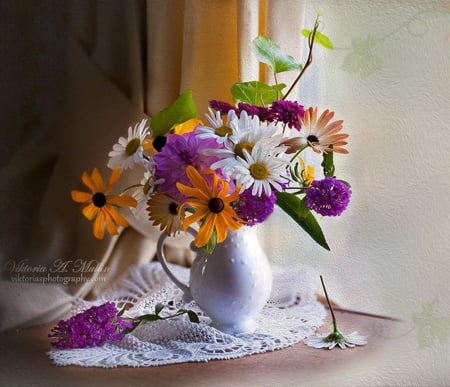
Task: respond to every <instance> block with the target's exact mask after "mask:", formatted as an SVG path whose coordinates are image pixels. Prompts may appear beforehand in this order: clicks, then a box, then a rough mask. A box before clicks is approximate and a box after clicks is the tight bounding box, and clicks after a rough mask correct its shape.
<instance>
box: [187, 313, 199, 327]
mask: <svg viewBox="0 0 450 387" xmlns="http://www.w3.org/2000/svg"><path fill="white" fill-rule="evenodd" d="M187 314H188V317H189V321H190V322H193V323H197V324H198V323H199V322H200V319H199V318H198V316H197V313H195V312H194V311H193V310H188V311H187Z"/></svg>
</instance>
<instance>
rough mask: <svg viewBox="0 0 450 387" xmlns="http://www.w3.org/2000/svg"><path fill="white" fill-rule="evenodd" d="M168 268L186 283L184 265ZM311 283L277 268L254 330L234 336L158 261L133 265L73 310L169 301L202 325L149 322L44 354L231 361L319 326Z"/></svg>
mask: <svg viewBox="0 0 450 387" xmlns="http://www.w3.org/2000/svg"><path fill="white" fill-rule="evenodd" d="M170 267H171V270H173V271H174V273H175V274H176V275H177V276H178V278H180V279H182V280H186V281H187V279H188V277H189V270H188V269H185V268H182V267H179V266H175V265H171V266H170ZM287 284H289V285H287ZM311 284H312V282H311V281H310V280H309V279H308V276H307V275H306V274H305V273H303V272H296V273H293V272H289V273H283V272H278V273H277V272H275V273H274V286H273V291H272V296H271V299H270V300H269V302H268V304H267V305H266V306H265V307H264V309H263V311H262V312H261V315H260V317H259V319H258V321H257V323H258V328H257V330H256V331H255V332H254V333H251V334H240V335H236V336H232V335H228V334H225V333H222V332H220V331H218V330H217V329H215V328H213V327H211V326H209V323H210V320H209V318H208V317H207V316H206V315H205V314H203V313H202V312H201V310H200V309H199V308H198V307H197V306H196V305H195V303H194V302H191V303H189V304H187V305H185V304H183V302H182V292H181V291H180V290H179V289H178V288H176V287H175V286H174V285H173V284H172V282H170V280H169V279H168V278H167V276H166V274H165V273H164V271H163V270H162V269H161V267H160V264H159V263H158V262H152V263H149V264H145V265H139V266H134V267H131V268H130V270H129V271H128V272H127V273H126V274H125V275H124V276H123V277H122V278H121V279H120V280H119V281H117V282H116V283H115V284H113V285H112V286H111V288H110V289H108V290H107V291H106V292H105V293H104V294H103V295H102V297H101V298H100V299H98V300H96V301H95V302H86V301H82V300H80V301H79V302H77V303H76V304H75V305H74V310H73V312H74V313H77V312H80V311H82V310H84V309H86V308H88V307H90V306H92V305H100V304H102V303H104V302H106V301H113V302H116V303H117V304H118V305H123V304H124V303H126V304H127V305H130V308H129V309H128V310H127V314H126V316H129V317H134V316H139V315H143V314H147V313H154V307H155V305H156V304H157V303H163V304H164V305H167V304H168V303H169V302H171V301H172V303H173V305H172V306H170V308H171V309H172V312H175V311H176V310H178V309H179V308H180V307H184V308H187V309H192V310H194V311H195V312H197V313H198V315H199V317H200V324H196V323H191V322H190V321H189V319H188V318H187V317H185V316H181V317H177V318H175V319H168V320H158V321H155V322H147V323H143V324H141V325H140V326H139V327H138V328H136V329H135V330H134V331H133V333H131V334H128V335H125V337H124V338H123V339H122V340H121V341H119V342H114V343H107V344H104V345H103V346H101V347H95V348H85V349H68V350H59V349H52V350H50V352H48V356H49V357H50V359H51V360H52V361H53V362H54V363H55V364H56V365H59V366H65V365H79V366H85V367H105V368H109V367H118V366H131V367H148V366H158V365H166V364H175V363H183V362H203V361H208V360H214V359H233V358H238V357H243V356H247V355H252V354H257V353H263V352H267V351H274V350H278V349H282V348H286V347H288V346H291V345H293V344H296V343H299V342H300V341H302V340H303V339H305V338H306V337H307V336H310V335H311V334H313V333H314V331H315V330H316V329H317V328H318V327H320V326H321V325H322V324H323V320H324V318H325V315H326V312H325V308H324V307H323V305H322V304H320V303H319V302H318V301H317V300H316V298H315V295H314V291H315V287H314V286H311ZM172 303H171V304H172ZM164 310H166V309H164ZM167 311H168V312H170V309H169V308H167Z"/></svg>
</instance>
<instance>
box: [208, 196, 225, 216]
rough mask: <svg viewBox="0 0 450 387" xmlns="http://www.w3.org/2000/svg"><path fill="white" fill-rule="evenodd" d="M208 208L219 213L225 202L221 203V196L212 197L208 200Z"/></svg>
mask: <svg viewBox="0 0 450 387" xmlns="http://www.w3.org/2000/svg"><path fill="white" fill-rule="evenodd" d="M208 208H209V209H210V211H211V212H214V213H215V214H219V213H220V212H222V211H223V209H224V208H225V204H224V203H223V200H222V199H221V198H212V199H210V200H209V202H208Z"/></svg>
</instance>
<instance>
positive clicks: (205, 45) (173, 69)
mask: <svg viewBox="0 0 450 387" xmlns="http://www.w3.org/2000/svg"><path fill="white" fill-rule="evenodd" d="M302 18H303V2H302V1H291V0H283V1H267V2H260V1H258V0H240V1H232V0H186V1H182V0H171V1H166V0H148V1H139V0H135V1H131V0H130V1H126V2H101V1H98V2H97V1H95V2H94V1H92V2H75V3H74V8H73V10H72V18H71V25H72V29H71V30H72V32H71V35H70V36H69V39H68V43H67V45H68V46H67V52H68V67H67V93H66V98H65V101H64V104H63V109H62V112H61V116H60V119H59V120H58V121H57V122H55V125H54V128H53V131H52V132H49V133H41V134H39V135H38V136H37V137H36V138H35V139H34V141H32V142H30V143H29V144H28V145H27V146H26V147H25V148H24V149H23V150H22V151H21V152H19V153H18V155H17V157H16V159H15V160H14V161H13V162H12V163H11V164H10V165H9V166H8V168H6V169H5V170H3V171H0V179H1V181H2V182H8V184H3V185H2V187H0V192H1V196H2V203H0V206H1V207H0V211H1V213H2V214H6V217H4V220H3V222H2V224H1V225H0V227H1V230H0V231H1V233H0V238H1V245H0V254H1V259H2V267H3V270H2V281H1V282H0V294H1V296H0V330H6V329H10V328H14V327H23V326H32V325H36V324H38V323H43V322H47V321H50V320H52V319H55V318H59V317H62V315H63V314H64V313H66V312H67V310H68V309H69V307H70V301H71V300H73V299H74V298H76V297H86V296H89V295H90V296H91V297H92V296H96V295H98V294H99V292H101V291H102V289H103V288H104V287H105V286H106V285H107V284H108V283H110V281H111V280H112V279H114V278H116V277H117V276H119V275H120V274H121V273H122V272H123V271H124V270H125V269H126V268H127V266H129V265H131V264H135V263H142V262H147V261H149V260H150V259H152V257H153V256H154V253H155V245H156V240H157V237H158V236H159V229H156V228H154V227H151V226H150V224H149V222H148V221H147V219H146V217H145V216H143V219H136V220H134V219H132V218H131V217H130V223H131V227H130V228H127V229H125V230H124V231H123V232H122V233H121V235H119V236H116V237H109V236H108V237H106V238H105V239H104V240H103V241H98V240H96V239H94V238H93V236H92V234H91V225H90V224H89V222H87V221H86V220H85V219H84V218H83V216H82V215H81V214H80V212H79V208H78V206H77V205H75V203H73V202H71V200H70V191H71V190H72V189H79V188H81V182H80V176H81V174H82V172H83V171H89V172H90V171H91V170H92V168H93V167H99V168H100V169H101V170H102V171H103V172H104V173H105V174H106V173H109V171H108V170H107V169H106V162H107V154H108V151H109V150H110V148H111V147H112V145H113V144H114V143H115V142H116V141H117V139H118V138H119V137H120V136H122V135H124V134H125V132H126V129H127V128H128V126H132V125H134V123H136V122H137V121H139V120H140V119H142V118H143V117H146V116H151V115H153V114H156V113H157V112H158V111H159V110H161V109H162V108H164V107H165V106H167V105H168V104H170V103H172V102H173V101H174V100H175V99H176V98H177V96H178V95H179V94H180V92H181V91H183V90H184V89H186V88H191V89H192V90H193V93H194V98H195V100H196V103H197V105H198V108H199V114H200V115H201V116H202V115H203V113H204V112H206V110H207V105H208V101H209V100H210V99H220V100H226V101H229V102H231V98H230V94H229V88H230V86H231V85H232V84H233V83H234V82H236V81H238V80H239V79H242V80H251V79H257V78H258V75H259V66H258V63H257V62H256V60H255V58H254V57H253V55H252V54H251V51H250V43H251V40H252V39H253V38H255V37H256V36H257V35H258V33H261V23H262V24H263V25H266V26H267V31H266V32H267V34H269V35H270V34H273V35H274V36H275V35H276V37H277V40H278V42H280V44H281V45H282V46H283V48H285V49H286V51H287V52H289V53H291V54H292V53H294V52H295V51H294V50H297V51H298V55H300V53H299V50H298V47H296V44H297V43H296V42H295V43H293V41H292V39H290V38H291V37H292V34H293V31H297V32H299V31H300V27H301V23H302V21H303V20H302ZM287 21H289V25H288V23H287ZM280 38H281V40H280ZM30 155H31V156H30ZM30 157H31V159H30ZM128 182H130V180H129V181H128ZM126 183H127V181H125V182H124V184H126ZM168 255H169V256H170V257H171V260H172V261H173V262H178V263H181V264H189V262H190V259H192V255H191V253H190V251H189V250H188V249H187V244H183V245H181V244H174V245H173V246H172V247H169V252H168ZM76 259H82V260H85V261H90V260H94V261H95V262H97V263H98V264H101V265H102V266H104V267H107V268H108V269H109V271H108V273H107V274H106V276H104V277H102V278H103V279H104V280H106V282H101V281H100V280H99V278H97V277H98V275H97V274H95V273H94V274H92V273H85V275H86V276H90V277H89V278H87V279H85V280H86V281H85V282H83V283H74V282H70V283H68V284H61V283H59V284H54V283H50V284H45V285H43V284H33V283H31V282H30V281H25V282H23V283H14V282H12V274H13V270H12V265H14V263H16V264H17V263H18V262H20V261H26V263H27V264H28V265H29V266H30V267H35V266H37V265H41V266H42V267H44V268H47V270H50V269H51V268H52V267H54V266H55V262H56V261H57V260H60V261H63V262H64V261H71V260H72V261H73V260H76Z"/></svg>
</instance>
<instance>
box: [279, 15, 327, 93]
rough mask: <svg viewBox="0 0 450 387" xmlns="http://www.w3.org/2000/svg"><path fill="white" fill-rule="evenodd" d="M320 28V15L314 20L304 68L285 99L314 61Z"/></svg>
mask: <svg viewBox="0 0 450 387" xmlns="http://www.w3.org/2000/svg"><path fill="white" fill-rule="evenodd" d="M318 28H319V15H318V16H317V17H316V21H315V22H314V28H313V30H312V31H311V34H310V36H309V39H308V48H309V53H308V59H306V62H305V65H304V66H303V68H302V70H301V71H300V74H298V76H297V78H296V79H295V80H294V82H293V83H292V85H291V87H290V88H289V90H288V91H287V93H286V94H285V96H284V97H283V99H286V98H287V96H288V95H289V94H290V93H291V92H292V90H293V89H294V87H295V86H296V85H297V83H298V82H299V81H300V79H301V77H302V76H303V74H304V73H305V71H306V69H307V68H308V67H309V66H310V64H311V63H312V60H313V56H312V50H313V46H314V39H315V37H316V32H317V29H318Z"/></svg>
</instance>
